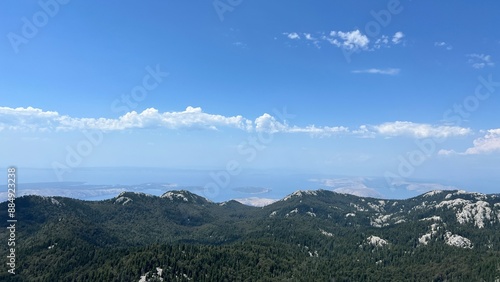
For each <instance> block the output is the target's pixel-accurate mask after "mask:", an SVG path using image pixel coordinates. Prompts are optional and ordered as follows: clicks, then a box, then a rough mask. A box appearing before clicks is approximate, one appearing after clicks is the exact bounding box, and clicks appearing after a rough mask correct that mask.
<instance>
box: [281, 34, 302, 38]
mask: <svg viewBox="0 0 500 282" xmlns="http://www.w3.org/2000/svg"><path fill="white" fill-rule="evenodd" d="M283 34H284V35H286V36H287V37H288V38H290V39H300V35H299V34H298V33H296V32H290V33H287V32H285V33H283Z"/></svg>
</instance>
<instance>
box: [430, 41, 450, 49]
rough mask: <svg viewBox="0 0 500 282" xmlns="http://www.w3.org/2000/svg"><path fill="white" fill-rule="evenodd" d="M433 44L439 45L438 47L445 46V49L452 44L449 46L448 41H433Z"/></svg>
mask: <svg viewBox="0 0 500 282" xmlns="http://www.w3.org/2000/svg"><path fill="white" fill-rule="evenodd" d="M434 46H436V47H440V48H445V49H446V50H451V49H453V46H451V45H450V44H448V43H446V42H444V41H440V42H434Z"/></svg>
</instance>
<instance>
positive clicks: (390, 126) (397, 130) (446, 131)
mask: <svg viewBox="0 0 500 282" xmlns="http://www.w3.org/2000/svg"><path fill="white" fill-rule="evenodd" d="M373 129H374V130H375V131H376V132H377V133H379V134H382V135H386V136H411V137H415V138H429V137H436V138H447V137H451V136H464V135H468V134H470V133H471V130H470V129H469V128H463V127H459V126H447V125H430V124H422V123H413V122H409V121H395V122H386V123H383V124H380V125H376V126H373Z"/></svg>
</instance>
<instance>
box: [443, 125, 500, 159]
mask: <svg viewBox="0 0 500 282" xmlns="http://www.w3.org/2000/svg"><path fill="white" fill-rule="evenodd" d="M472 143H473V144H474V146H473V147H470V148H468V149H467V150H465V151H464V152H461V153H460V152H456V151H454V150H440V151H439V154H440V155H455V154H456V155H481V154H491V153H494V152H500V128H497V129H490V130H488V131H487V132H486V135H485V136H484V137H480V138H477V139H475V140H474V141H473V142H472Z"/></svg>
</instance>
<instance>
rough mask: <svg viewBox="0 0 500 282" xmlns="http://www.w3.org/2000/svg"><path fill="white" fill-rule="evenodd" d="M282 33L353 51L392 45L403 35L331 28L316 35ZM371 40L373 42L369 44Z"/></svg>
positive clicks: (288, 36) (318, 44)
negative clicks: (374, 35)
mask: <svg viewBox="0 0 500 282" xmlns="http://www.w3.org/2000/svg"><path fill="white" fill-rule="evenodd" d="M283 34H284V35H285V36H287V38H289V39H293V40H299V39H302V38H304V39H305V40H307V41H313V43H314V45H315V46H316V47H318V48H320V43H322V42H328V43H330V44H331V45H333V46H336V47H339V48H343V49H346V50H354V51H359V50H365V51H373V50H374V49H379V48H381V47H382V46H385V47H390V46H392V45H397V44H400V43H401V42H402V39H403V37H404V36H405V35H404V33H403V32H401V31H398V32H396V33H395V34H394V35H393V36H391V37H389V36H387V35H381V36H380V37H378V38H369V37H368V36H366V35H365V34H363V33H362V32H361V31H360V30H359V29H356V30H352V31H336V30H332V31H330V32H328V33H325V32H316V35H317V36H313V35H312V34H311V33H302V34H303V37H301V36H300V35H299V34H298V33H297V32H292V33H288V32H285V33H283ZM372 40H373V42H374V43H373V44H370V43H371V42H372Z"/></svg>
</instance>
